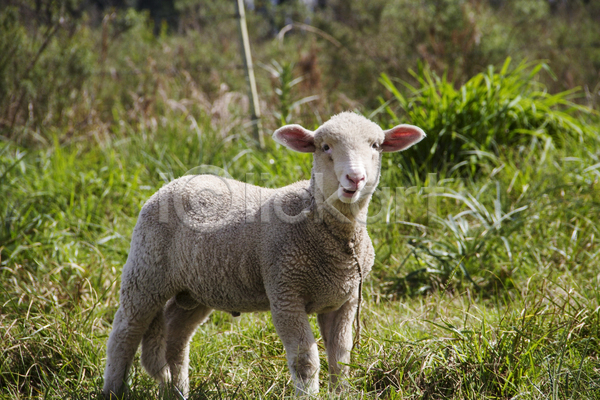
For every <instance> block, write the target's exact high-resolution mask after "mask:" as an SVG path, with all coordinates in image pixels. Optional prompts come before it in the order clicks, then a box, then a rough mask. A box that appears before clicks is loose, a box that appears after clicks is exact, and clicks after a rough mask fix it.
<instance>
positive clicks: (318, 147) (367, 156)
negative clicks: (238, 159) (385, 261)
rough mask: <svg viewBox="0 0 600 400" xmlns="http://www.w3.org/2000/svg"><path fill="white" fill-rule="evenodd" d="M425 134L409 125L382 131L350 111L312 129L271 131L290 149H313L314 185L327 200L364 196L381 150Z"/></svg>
mask: <svg viewBox="0 0 600 400" xmlns="http://www.w3.org/2000/svg"><path fill="white" fill-rule="evenodd" d="M424 137H425V133H423V131H422V130H421V129H419V128H417V127H415V126H412V125H398V126H396V127H394V128H392V129H390V130H387V131H382V130H381V128H380V127H379V126H378V125H377V124H375V123H374V122H372V121H370V120H368V119H366V118H365V117H363V116H360V115H358V114H355V113H349V112H346V113H341V114H338V115H336V116H334V117H333V118H331V119H330V120H329V121H327V122H326V123H325V124H323V125H322V126H321V127H320V128H319V129H317V130H316V131H315V132H312V131H309V130H307V129H304V128H303V127H301V126H300V125H286V126H284V127H282V128H280V129H278V130H277V131H275V133H274V134H273V138H274V139H275V140H276V141H277V142H279V143H281V144H283V145H285V146H287V147H288V148H290V149H292V150H296V151H300V152H311V153H314V166H313V174H314V178H315V179H316V180H317V182H316V185H317V187H318V188H320V189H321V190H322V192H323V195H324V196H325V198H326V199H327V200H328V202H329V203H330V204H331V203H334V202H335V201H338V200H339V201H341V202H343V203H355V202H357V201H359V200H361V199H367V198H368V197H369V196H370V195H371V194H372V193H373V191H374V190H375V188H376V186H377V183H378V182H379V170H380V166H381V153H382V152H391V151H400V150H404V149H406V148H408V147H410V146H412V145H413V144H415V143H417V142H419V141H420V140H421V139H423V138H424Z"/></svg>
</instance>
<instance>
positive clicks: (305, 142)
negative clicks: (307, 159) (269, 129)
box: [273, 124, 316, 153]
mask: <svg viewBox="0 0 600 400" xmlns="http://www.w3.org/2000/svg"><path fill="white" fill-rule="evenodd" d="M273 139H275V141H276V142H277V143H279V144H282V145H284V146H285V147H287V148H289V149H292V150H295V151H299V152H301V153H314V152H315V149H316V148H315V137H314V132H313V131H309V130H308V129H304V128H303V127H301V126H300V125H296V124H294V125H286V126H282V127H281V128H279V129H277V130H276V131H275V133H273Z"/></svg>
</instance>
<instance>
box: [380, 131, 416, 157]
mask: <svg viewBox="0 0 600 400" xmlns="http://www.w3.org/2000/svg"><path fill="white" fill-rule="evenodd" d="M383 133H384V134H385V140H384V141H383V143H382V144H381V149H382V150H383V151H384V152H386V153H389V152H393V151H401V150H406V149H408V148H409V147H410V146H412V145H413V144H415V143H419V142H420V141H421V140H423V138H424V137H425V136H426V135H425V132H423V130H422V129H421V128H419V127H416V126H413V125H398V126H395V127H393V128H392V129H388V130H387V131H383Z"/></svg>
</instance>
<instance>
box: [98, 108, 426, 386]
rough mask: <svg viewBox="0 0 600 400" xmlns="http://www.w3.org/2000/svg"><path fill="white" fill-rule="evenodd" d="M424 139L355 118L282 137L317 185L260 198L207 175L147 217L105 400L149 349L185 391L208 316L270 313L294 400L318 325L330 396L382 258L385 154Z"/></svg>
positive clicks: (128, 267) (314, 365)
mask: <svg viewBox="0 0 600 400" xmlns="http://www.w3.org/2000/svg"><path fill="white" fill-rule="evenodd" d="M424 137H425V134H424V133H423V131H422V130H421V129H419V128H417V127H415V126H411V125H398V126H396V127H394V128H392V129H389V130H387V131H382V130H381V128H380V127H379V126H378V125H376V124H375V123H373V122H371V121H369V120H368V119H366V118H364V117H362V116H360V115H358V114H355V113H349V112H345V113H341V114H339V115H336V116H334V117H333V118H331V119H330V120H329V121H328V122H326V123H325V124H323V125H322V126H321V127H320V128H319V129H317V130H316V131H314V132H313V131H310V130H307V129H305V128H303V127H301V126H299V125H287V126H284V127H282V128H280V129H278V130H277V131H275V133H274V134H273V138H274V139H275V140H276V141H277V142H279V143H281V144H282V145H284V146H286V147H288V148H290V149H292V150H295V151H299V152H306V153H313V154H314V158H313V169H312V175H311V179H310V181H301V182H297V183H294V184H292V185H290V186H286V187H283V188H280V189H265V188H260V187H256V186H253V185H250V184H246V183H243V182H238V181H235V180H231V179H225V178H220V177H217V176H212V175H197V176H186V177H183V178H180V179H177V180H175V181H173V182H171V183H169V184H167V185H165V186H164V187H163V188H162V189H160V190H159V191H158V192H157V193H156V194H154V196H152V197H151V198H150V200H148V202H147V203H146V204H145V205H144V207H143V208H142V210H141V212H140V215H139V218H138V222H137V224H136V227H135V230H134V232H133V237H132V240H131V250H130V253H129V257H128V259H127V263H126V264H125V266H124V267H123V274H122V278H121V304H120V307H119V309H118V311H117V313H116V315H115V319H114V324H113V330H112V333H111V335H110V338H109V340H108V346H107V347H108V348H107V360H106V370H105V372H104V394H105V396H108V397H111V395H113V394H114V395H117V396H121V395H122V394H123V392H124V390H125V387H126V380H127V372H128V369H129V367H130V366H131V363H132V360H133V357H134V355H135V352H136V350H137V348H138V346H139V344H140V341H141V343H142V356H141V358H142V365H143V366H144V368H145V369H146V370H147V371H148V373H149V374H150V375H151V376H153V377H154V378H156V379H157V380H158V381H159V382H161V384H164V383H168V382H172V383H173V384H174V385H175V386H176V387H177V388H179V390H180V391H181V392H182V393H183V394H184V395H185V396H187V395H188V392H189V379H188V364H189V342H190V339H191V338H192V336H193V334H194V332H195V330H196V328H197V327H198V326H199V325H200V324H201V323H202V322H204V321H205V320H206V319H207V317H208V316H209V314H210V313H211V311H212V310H213V309H215V310H222V311H227V312H230V313H232V314H233V315H239V313H243V312H252V311H268V310H270V311H271V313H272V316H273V323H274V325H275V328H276V330H277V333H278V335H279V337H280V338H281V340H282V342H283V345H284V346H285V351H286V355H287V360H288V366H289V369H290V372H291V374H292V377H293V380H294V383H295V385H296V394H298V395H304V394H309V395H311V394H315V393H317V392H318V390H319V382H318V372H319V354H318V350H317V344H316V343H315V339H314V337H313V333H312V331H311V329H310V324H309V321H308V316H307V315H308V314H311V313H317V314H318V316H317V319H318V323H319V327H320V331H321V335H322V337H323V341H324V343H325V347H326V350H327V359H328V363H329V375H330V382H331V387H335V386H336V385H337V384H338V381H339V380H340V378H342V377H343V376H344V375H345V374H346V373H347V369H348V367H347V364H348V363H349V362H350V351H351V347H352V324H353V320H354V318H355V313H356V310H357V307H358V305H359V298H360V297H359V288H360V286H361V284H362V279H363V278H364V277H365V276H366V275H367V274H368V273H369V271H370V270H371V267H372V265H373V261H374V258H375V253H374V250H373V245H372V244H371V240H370V238H369V235H368V233H367V229H366V224H365V221H366V216H367V208H368V205H369V201H370V199H371V195H372V193H373V192H374V190H375V188H376V186H377V184H378V182H379V173H380V166H381V157H382V152H393V151H400V150H404V149H406V148H408V147H410V146H412V145H413V144H415V143H417V142H419V141H420V140H421V139H423V138H424Z"/></svg>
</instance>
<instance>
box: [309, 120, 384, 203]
mask: <svg viewBox="0 0 600 400" xmlns="http://www.w3.org/2000/svg"><path fill="white" fill-rule="evenodd" d="M350 115H351V116H354V115H355V114H350ZM355 119H358V118H347V119H345V120H343V121H339V120H337V119H332V120H330V121H328V122H327V123H326V124H325V125H323V126H322V127H321V128H319V129H318V130H317V131H316V132H315V152H314V171H315V172H316V173H321V174H322V179H323V182H322V186H323V187H322V191H323V194H324V195H325V197H326V198H327V199H330V200H329V201H330V202H331V200H339V201H341V202H343V203H354V202H356V201H358V200H360V199H365V198H367V197H369V196H370V195H371V193H372V192H373V191H374V190H375V187H376V186H377V183H378V182H379V169H380V166H381V152H382V149H381V144H382V143H383V141H384V138H385V136H384V134H383V131H382V130H381V128H379V126H377V125H376V124H374V123H373V122H371V121H369V120H367V119H364V118H362V117H361V118H360V119H358V121H353V120H355ZM340 122H341V123H340ZM332 196H333V198H332Z"/></svg>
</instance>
